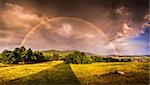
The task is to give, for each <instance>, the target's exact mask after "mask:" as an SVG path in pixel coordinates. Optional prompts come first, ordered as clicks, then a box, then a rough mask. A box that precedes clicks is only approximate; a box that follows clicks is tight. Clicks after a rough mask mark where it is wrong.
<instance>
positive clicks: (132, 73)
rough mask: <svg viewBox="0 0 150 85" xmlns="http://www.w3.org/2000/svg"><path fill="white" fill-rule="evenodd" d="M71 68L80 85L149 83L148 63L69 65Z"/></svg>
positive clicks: (139, 84)
mask: <svg viewBox="0 0 150 85" xmlns="http://www.w3.org/2000/svg"><path fill="white" fill-rule="evenodd" d="M71 67H72V70H73V71H74V73H75V74H76V76H77V78H78V79H79V81H80V83H81V84H82V85H147V84H148V83H149V70H148V68H149V63H139V62H112V63H94V64H84V65H81V64H79V65H75V64H71ZM115 71H123V72H124V73H125V74H124V75H120V74H114V72H115Z"/></svg>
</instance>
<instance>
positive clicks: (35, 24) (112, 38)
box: [0, 0, 150, 55]
mask: <svg viewBox="0 0 150 85" xmlns="http://www.w3.org/2000/svg"><path fill="white" fill-rule="evenodd" d="M149 20H150V14H149V0H0V51H3V50H5V49H7V50H12V49H14V48H15V47H20V46H22V45H23V46H25V47H27V48H32V49H33V50H50V49H53V50H80V51H84V52H91V53H96V54H101V55H111V54H116V55H150V49H149V48H150V22H149Z"/></svg>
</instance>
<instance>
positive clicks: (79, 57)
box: [65, 51, 92, 64]
mask: <svg viewBox="0 0 150 85" xmlns="http://www.w3.org/2000/svg"><path fill="white" fill-rule="evenodd" d="M65 63H73V64H90V63H92V59H91V58H90V57H88V56H86V55H85V53H83V52H79V51H75V52H73V53H71V54H69V55H68V56H66V59H65Z"/></svg>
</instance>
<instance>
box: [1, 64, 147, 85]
mask: <svg viewBox="0 0 150 85" xmlns="http://www.w3.org/2000/svg"><path fill="white" fill-rule="evenodd" d="M115 70H123V71H124V72H125V75H124V76H123V75H119V74H111V72H113V71H115ZM105 74H107V75H105ZM148 74H149V63H133V62H119V63H117V62H116V63H95V64H84V65H80V64H79V65H76V64H71V65H69V64H64V63H63V62H62V61H54V62H48V63H40V64H28V65H13V66H8V67H1V68H0V85H79V82H80V84H82V85H123V84H124V85H138V84H139V85H142V84H144V85H147V84H148V83H149V81H148V80H149V75H148Z"/></svg>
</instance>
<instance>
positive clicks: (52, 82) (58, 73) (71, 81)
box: [4, 63, 80, 85]
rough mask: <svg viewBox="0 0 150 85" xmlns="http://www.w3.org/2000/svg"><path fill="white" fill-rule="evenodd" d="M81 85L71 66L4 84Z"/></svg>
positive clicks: (62, 65)
mask: <svg viewBox="0 0 150 85" xmlns="http://www.w3.org/2000/svg"><path fill="white" fill-rule="evenodd" d="M5 84H6V85H80V83H79V81H78V79H77V78H76V76H75V74H74V72H73V71H72V69H71V67H70V65H69V64H64V63H62V64H59V65H56V66H54V67H52V68H50V69H46V70H44V71H41V72H38V73H36V74H32V75H29V76H26V77H22V78H19V79H14V80H11V81H8V82H6V83H4V85H5Z"/></svg>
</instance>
